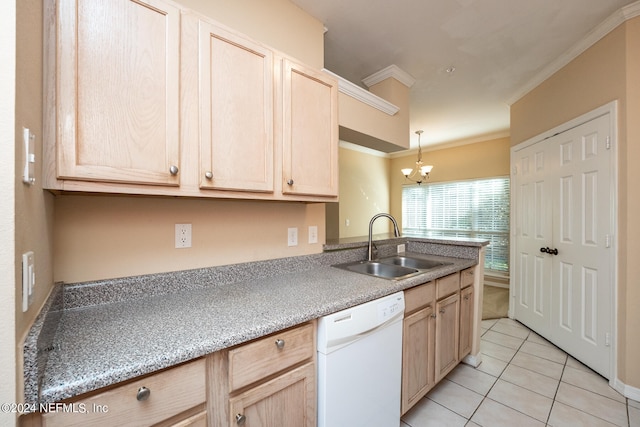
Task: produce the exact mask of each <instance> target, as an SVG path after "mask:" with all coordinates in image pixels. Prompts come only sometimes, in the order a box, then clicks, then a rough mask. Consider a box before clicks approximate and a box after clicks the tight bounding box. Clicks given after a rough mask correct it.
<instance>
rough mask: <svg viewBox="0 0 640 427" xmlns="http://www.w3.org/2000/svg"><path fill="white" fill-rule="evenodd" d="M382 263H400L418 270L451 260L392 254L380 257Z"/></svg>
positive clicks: (434, 266)
mask: <svg viewBox="0 0 640 427" xmlns="http://www.w3.org/2000/svg"><path fill="white" fill-rule="evenodd" d="M380 262H381V263H384V264H389V265H399V266H402V267H409V268H416V269H418V270H430V269H432V268H436V267H441V266H443V265H449V264H451V263H450V262H442V261H435V260H431V259H422V258H412V257H407V256H400V255H397V256H392V257H386V258H381V259H380Z"/></svg>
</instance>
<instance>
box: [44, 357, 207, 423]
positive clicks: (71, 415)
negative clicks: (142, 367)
mask: <svg viewBox="0 0 640 427" xmlns="http://www.w3.org/2000/svg"><path fill="white" fill-rule="evenodd" d="M206 388H207V386H206V376H205V361H204V359H198V360H195V361H193V362H189V363H185V364H183V365H180V366H177V367H175V368H170V369H167V370H164V371H161V372H158V373H155V374H151V375H148V376H146V377H143V378H139V379H135V380H133V381H130V382H127V383H125V384H122V385H119V386H114V387H112V388H109V389H106V390H105V391H101V392H98V393H93V394H89V395H87V396H86V397H84V396H80V397H78V398H74V399H71V400H69V401H64V402H61V405H66V407H65V408H67V410H62V409H60V410H56V411H52V412H49V413H45V414H42V417H41V420H40V421H41V425H42V426H44V427H55V426H60V427H70V426H92V427H94V426H98V427H100V426H105V427H112V426H116V425H117V426H144V425H158V426H182V427H186V426H191V427H193V426H204V425H206V418H207V415H206V407H205V401H206V396H207V394H206ZM72 405H73V406H72ZM71 408H74V409H75V411H71Z"/></svg>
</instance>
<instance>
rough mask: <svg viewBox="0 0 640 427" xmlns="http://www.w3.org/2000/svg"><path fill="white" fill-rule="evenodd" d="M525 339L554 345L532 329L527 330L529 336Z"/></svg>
mask: <svg viewBox="0 0 640 427" xmlns="http://www.w3.org/2000/svg"><path fill="white" fill-rule="evenodd" d="M527 341H531V342H535V343H538V344H542V345H550V346H553V347H555V346H554V345H553V344H552V343H551V342H549V341H547V340H546V339H544V338H542V337H541V336H540V335H538V334H536V333H535V332H533V331H531V332H529V336H528V337H527Z"/></svg>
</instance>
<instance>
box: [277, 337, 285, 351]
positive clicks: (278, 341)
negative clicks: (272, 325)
mask: <svg viewBox="0 0 640 427" xmlns="http://www.w3.org/2000/svg"><path fill="white" fill-rule="evenodd" d="M276 347H278V348H279V349H280V350H282V349H283V348H284V340H282V339H277V340H276Z"/></svg>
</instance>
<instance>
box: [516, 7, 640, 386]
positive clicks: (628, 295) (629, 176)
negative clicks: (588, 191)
mask: <svg viewBox="0 0 640 427" xmlns="http://www.w3.org/2000/svg"><path fill="white" fill-rule="evenodd" d="M639 75H640V18H634V19H632V20H629V21H627V22H626V23H624V24H622V25H621V26H619V27H618V28H616V29H615V30H614V31H612V32H611V33H610V34H608V35H607V36H606V37H604V38H603V39H602V40H600V41H599V42H598V43H596V44H595V45H594V46H592V47H591V48H589V49H588V50H587V51H585V52H584V53H583V54H581V55H580V56H579V57H577V58H576V59H575V60H573V61H572V62H571V63H570V64H568V65H567V66H565V67H564V68H562V69H561V70H560V71H558V72H557V73H555V74H554V75H553V76H552V77H550V78H549V79H547V80H546V81H545V82H543V83H542V84H540V85H539V86H538V87H536V88H535V89H534V90H532V91H531V92H530V93H528V94H527V95H525V96H524V97H523V98H521V99H520V100H519V101H518V102H516V103H515V104H514V105H513V106H512V107H511V136H512V140H511V143H512V145H517V144H519V143H521V142H523V141H525V140H527V139H529V138H532V137H534V136H535V135H537V134H540V133H542V132H544V131H546V130H549V129H552V128H553V127H555V126H557V125H559V124H562V123H564V122H566V121H568V120H570V119H573V118H575V117H578V116H580V115H581V114H584V113H586V112H588V111H590V110H593V109H594V108H596V107H599V106H601V105H604V104H606V103H608V102H610V101H613V100H618V108H619V117H618V146H617V152H618V196H619V197H618V239H617V243H618V269H617V275H618V314H617V318H618V347H617V350H618V378H619V379H620V380H621V381H622V382H624V383H625V384H627V385H629V386H632V387H636V388H640V365H639V364H638V363H637V361H638V359H639V358H640V340H639V339H638V332H637V331H638V330H639V329H640V311H638V309H637V304H638V301H640V286H638V283H639V282H638V277H640V264H639V263H638V262H637V260H638V259H640V241H639V240H638V239H637V236H640V222H639V221H638V220H637V218H640V187H638V186H637V185H636V184H637V183H638V182H640V168H637V167H631V164H630V162H632V161H634V160H637V159H640V124H639V123H638V117H640V83H639V82H638V76H639Z"/></svg>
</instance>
